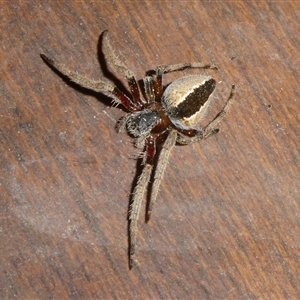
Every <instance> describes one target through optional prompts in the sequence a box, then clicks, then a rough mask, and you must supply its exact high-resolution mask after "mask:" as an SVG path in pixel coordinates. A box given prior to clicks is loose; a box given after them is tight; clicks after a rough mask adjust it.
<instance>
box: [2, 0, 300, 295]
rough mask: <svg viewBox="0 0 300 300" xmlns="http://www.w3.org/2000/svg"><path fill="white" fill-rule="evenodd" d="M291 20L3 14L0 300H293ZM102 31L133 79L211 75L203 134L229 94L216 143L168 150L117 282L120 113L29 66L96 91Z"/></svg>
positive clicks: (121, 243)
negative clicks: (169, 68)
mask: <svg viewBox="0 0 300 300" xmlns="http://www.w3.org/2000/svg"><path fill="white" fill-rule="evenodd" d="M299 18H300V4H299V1H296V0H295V1H286V2H274V1H268V2H267V1H219V2H215V1H212V2H210V1H188V2H187V1H167V2H161V1H64V2H59V1H48V2H45V3H44V2H41V1H30V0H28V1H6V2H3V1H2V2H1V9H0V20H1V21H0V24H1V28H0V32H1V47H0V61H1V71H0V72H1V73H0V80H1V82H0V94H1V97H0V99H1V100H0V101H1V102H0V122H1V124H0V147H1V148H0V153H1V158H0V172H1V173H0V178H1V179H0V184H1V185H0V195H1V198H0V199H1V200H0V205H1V206H0V207H1V210H0V236H1V243H0V253H1V255H0V298H1V299H110V298H116V299H133V298H137V299H179V298H183V299H299V297H300V283H299V280H300V271H299V270H300V259H299V258H300V247H299V245H300V221H299V220H300V219H299V216H300V202H299V198H300V197H299V192H300V188H299V186H300V184H299V179H300V176H299V172H300V153H299V152H300V151H299V149H300V148H299V138H300V133H299V132H300V117H299V116H300V115H299V111H300V93H299V72H300V59H299V48H300V35H299V30H300V21H299V20H300V19H299ZM105 29H108V30H109V32H110V35H111V40H112V43H113V45H114V47H115V48H116V49H118V50H119V53H120V58H121V59H123V60H125V61H126V64H127V65H128V67H130V68H131V69H132V70H133V71H134V72H135V73H136V74H137V77H138V78H139V79H140V78H142V76H143V75H144V73H145V71H146V70H149V69H152V68H154V67H156V66H157V65H159V64H173V63H179V62H189V61H202V62H206V63H211V64H214V65H216V66H218V68H219V71H220V72H216V71H212V70H211V71H209V70H207V71H205V72H204V73H206V74H212V75H213V76H214V77H215V78H216V79H217V88H216V89H217V90H216V94H215V95H216V101H215V102H214V105H212V107H211V111H210V112H209V114H208V116H207V121H208V120H209V119H210V118H212V117H213V116H214V114H215V113H217V112H218V111H219V110H220V109H221V107H222V105H223V104H224V101H225V100H226V98H227V97H228V94H229V93H230V88H231V84H235V85H236V90H237V95H236V101H235V102H234V104H233V106H232V109H231V111H230V112H229V114H228V115H227V116H226V118H225V120H224V121H223V122H222V124H220V132H219V133H218V134H217V135H214V136H213V137H210V138H209V139H207V140H203V141H202V142H201V143H197V144H194V145H191V146H182V147H176V148H175V150H174V151H173V153H172V155H171V158H170V163H169V165H168V167H167V173H166V175H165V177H164V180H163V183H162V186H161V189H160V193H159V195H158V200H157V205H156V207H155V208H154V211H153V213H152V215H151V220H150V221H149V223H147V224H145V223H144V213H142V218H141V220H140V223H139V233H138V244H137V249H136V256H137V259H138V266H136V267H135V268H134V269H133V270H131V271H129V269H128V235H127V212H128V205H129V197H130V192H131V190H132V184H133V182H134V178H135V172H136V162H135V160H134V159H132V156H133V154H136V151H135V150H134V149H133V146H132V144H131V139H130V138H129V137H128V136H127V135H126V133H120V134H116V132H115V129H114V126H115V123H116V121H117V120H118V118H119V117H121V116H122V115H123V114H124V112H123V111H122V110H120V109H117V108H110V107H109V103H110V102H109V99H107V98H106V97H103V96H101V95H95V94H93V93H89V92H88V91H86V90H83V89H80V88H78V87H76V86H75V85H73V84H69V83H67V82H66V81H64V80H62V78H61V77H59V76H58V74H57V73H55V72H54V71H52V70H51V69H50V68H49V67H48V66H47V65H46V64H45V63H44V62H43V61H42V59H41V58H40V56H39V54H40V53H41V52H44V53H48V54H49V55H50V56H52V57H55V58H57V59H58V60H60V61H62V62H64V63H65V64H67V65H68V66H69V67H70V68H71V69H73V70H76V71H78V72H80V73H82V74H85V75H86V76H89V77H91V78H95V79H97V78H99V76H101V68H100V67H99V59H100V62H101V63H102V65H103V62H104V59H103V56H102V54H101V52H100V53H99V55H98V48H99V45H98V44H99V35H100V33H101V32H102V31H103V30H105ZM98 58H99V59H98ZM102 71H104V73H106V74H107V70H105V66H104V70H103V69H102ZM192 73H193V74H197V73H199V70H193V71H188V70H186V71H183V72H178V73H174V74H173V73H172V74H168V75H167V76H166V77H165V80H166V81H165V82H170V81H172V80H173V79H175V78H178V77H179V76H182V75H183V74H192ZM116 75H117V74H116ZM117 76H118V75H117ZM118 78H119V77H118ZM121 82H122V83H124V80H121ZM121 82H119V83H118V86H119V87H120V88H122V84H121ZM128 153H129V154H128ZM144 208H145V206H144V207H143V208H142V211H144Z"/></svg>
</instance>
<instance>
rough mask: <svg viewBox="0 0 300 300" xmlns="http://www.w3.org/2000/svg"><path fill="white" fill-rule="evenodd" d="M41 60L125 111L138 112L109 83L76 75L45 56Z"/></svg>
mask: <svg viewBox="0 0 300 300" xmlns="http://www.w3.org/2000/svg"><path fill="white" fill-rule="evenodd" d="M41 57H42V59H43V60H44V61H45V62H46V63H47V64H49V65H50V66H52V67H53V68H55V69H56V70H58V71H59V72H60V73H61V74H63V75H65V76H67V77H68V78H69V79H70V80H71V81H73V82H75V83H77V84H78V85H80V86H82V87H84V88H86V89H89V90H92V91H94V92H97V93H102V94H104V95H106V96H108V97H111V98H113V100H114V101H115V102H116V103H118V104H122V105H123V106H124V107H125V108H126V109H128V110H129V111H131V112H134V111H138V110H139V107H138V106H136V105H135V104H134V103H133V102H132V101H131V99H129V98H128V97H127V96H126V95H125V94H123V93H122V92H121V91H120V90H119V89H118V88H117V87H115V86H114V85H112V84H111V83H109V82H108V81H105V80H99V81H95V80H92V79H89V78H86V77H85V76H82V75H80V74H78V73H77V72H74V71H70V70H69V69H68V68H66V67H65V66H64V65H63V64H61V63H59V62H57V61H55V60H54V59H52V58H49V57H47V56H46V55H45V54H41Z"/></svg>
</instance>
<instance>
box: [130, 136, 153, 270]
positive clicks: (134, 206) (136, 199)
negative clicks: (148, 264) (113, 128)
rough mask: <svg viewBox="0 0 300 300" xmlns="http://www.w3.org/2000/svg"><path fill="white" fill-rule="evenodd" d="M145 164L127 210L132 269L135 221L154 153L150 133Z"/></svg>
mask: <svg viewBox="0 0 300 300" xmlns="http://www.w3.org/2000/svg"><path fill="white" fill-rule="evenodd" d="M145 148H146V150H145V158H144V159H145V166H144V168H143V171H142V174H141V175H140V177H139V179H138V182H137V185H136V187H135V189H134V192H133V198H132V202H131V205H130V212H129V220H130V224H129V249H130V250H129V268H130V269H132V267H133V264H134V253H135V246H136V235H137V222H138V218H139V214H140V210H141V203H142V200H143V198H144V195H145V192H146V191H147V187H148V184H149V181H150V178H151V173H152V169H153V164H154V157H155V154H156V141H155V138H154V137H153V136H152V135H150V136H149V137H147V139H146V146H145Z"/></svg>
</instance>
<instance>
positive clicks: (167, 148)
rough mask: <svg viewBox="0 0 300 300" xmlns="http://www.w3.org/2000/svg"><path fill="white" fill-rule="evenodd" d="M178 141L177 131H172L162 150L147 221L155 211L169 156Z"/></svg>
mask: <svg viewBox="0 0 300 300" xmlns="http://www.w3.org/2000/svg"><path fill="white" fill-rule="evenodd" d="M176 140H177V132H176V131H175V130H172V129H171V130H170V132H169V135H168V137H167V138H166V140H165V142H164V144H163V146H162V149H161V151H160V153H159V158H158V162H157V166H156V169H155V174H154V181H153V185H152V189H151V196H150V202H149V208H148V212H147V219H148V220H149V219H150V216H151V212H152V210H153V206H154V203H155V202H156V199H157V194H158V191H159V187H160V184H161V181H162V179H163V176H164V172H165V170H166V167H167V164H168V160H169V156H170V153H171V150H172V149H173V148H174V146H175V144H176Z"/></svg>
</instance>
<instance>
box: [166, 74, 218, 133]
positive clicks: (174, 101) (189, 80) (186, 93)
mask: <svg viewBox="0 0 300 300" xmlns="http://www.w3.org/2000/svg"><path fill="white" fill-rule="evenodd" d="M215 87H216V81H215V80H214V79H213V78H211V77H209V76H202V75H190V76H185V77H182V78H180V79H177V80H175V81H174V82H173V83H171V84H170V85H169V86H168V87H167V89H166V90H165V92H164V94H163V98H162V104H163V106H164V109H165V111H166V113H167V114H168V116H169V118H170V120H171V122H172V123H173V124H174V125H176V126H177V127H180V128H182V129H190V128H193V127H195V126H196V125H197V124H198V123H199V122H200V120H201V118H202V117H203V115H204V113H205V111H206V109H207V103H208V99H209V98H210V96H211V94H212V93H213V91H214V89H215Z"/></svg>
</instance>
